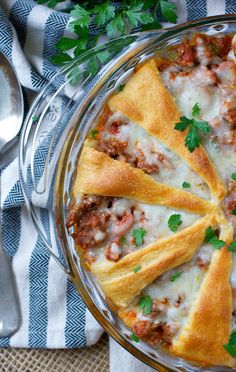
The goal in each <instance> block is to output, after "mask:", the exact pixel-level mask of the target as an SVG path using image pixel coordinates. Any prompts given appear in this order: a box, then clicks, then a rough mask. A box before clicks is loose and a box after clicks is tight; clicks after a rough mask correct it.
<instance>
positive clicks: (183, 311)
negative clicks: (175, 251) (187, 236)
mask: <svg viewBox="0 0 236 372" xmlns="http://www.w3.org/2000/svg"><path fill="white" fill-rule="evenodd" d="M213 251H214V248H212V246H210V245H209V244H205V245H203V246H202V247H201V249H200V250H199V252H198V253H197V255H198V256H199V257H200V258H201V260H202V261H204V260H205V262H210V260H211V256H212V254H213ZM179 271H182V275H181V276H180V277H179V278H178V279H176V280H175V281H173V282H172V281H170V277H171V276H172V275H173V274H175V273H176V272H179ZM205 273H206V271H204V270H201V269H200V268H199V267H198V266H197V265H196V256H195V257H193V259H192V260H191V261H190V262H189V263H186V264H184V265H181V266H179V267H177V268H176V269H174V270H171V271H168V272H166V273H165V274H164V275H162V276H161V277H160V278H158V279H157V280H155V281H154V282H153V283H152V284H150V285H149V286H148V287H147V288H145V290H144V291H143V293H142V295H143V296H146V295H149V296H151V298H152V300H155V299H158V300H164V299H168V302H169V306H168V307H167V311H166V312H164V313H163V314H162V313H161V314H159V315H157V316H156V318H155V320H154V323H155V322H156V323H158V322H166V323H170V324H171V323H172V322H174V323H175V324H177V325H178V327H179V329H178V333H177V334H176V335H175V337H177V336H178V334H179V332H181V329H182V328H183V327H184V325H185V323H186V321H187V318H188V315H189V312H190V310H191V307H192V306H193V303H194V301H195V300H196V298H197V294H198V292H199V289H200V286H201V283H202V280H203V278H204V275H205ZM179 296H182V298H183V301H182V303H180V305H179V306H176V303H177V301H178V297H179ZM138 318H139V319H141V320H148V319H149V320H150V318H149V317H148V316H145V315H144V314H143V313H142V312H138Z"/></svg>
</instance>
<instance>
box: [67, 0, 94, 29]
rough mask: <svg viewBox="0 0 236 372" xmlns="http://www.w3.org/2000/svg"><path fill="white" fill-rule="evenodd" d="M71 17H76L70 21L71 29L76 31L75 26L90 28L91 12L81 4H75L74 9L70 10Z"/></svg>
mask: <svg viewBox="0 0 236 372" xmlns="http://www.w3.org/2000/svg"><path fill="white" fill-rule="evenodd" d="M70 15H71V17H73V18H75V19H74V21H71V22H70V29H71V31H74V27H75V26H79V27H81V28H88V27H89V22H90V14H89V12H88V11H87V10H86V9H84V8H83V7H82V6H80V5H79V4H76V5H75V6H74V9H73V10H72V11H71V12H70Z"/></svg>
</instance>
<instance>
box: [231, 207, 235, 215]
mask: <svg viewBox="0 0 236 372" xmlns="http://www.w3.org/2000/svg"><path fill="white" fill-rule="evenodd" d="M231 213H232V214H233V215H234V216H236V205H235V206H234V209H233V210H232V212H231Z"/></svg>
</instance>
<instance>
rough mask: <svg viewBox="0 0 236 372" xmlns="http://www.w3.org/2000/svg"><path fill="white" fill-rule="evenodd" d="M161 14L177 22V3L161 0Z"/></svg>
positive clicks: (170, 20) (172, 21) (168, 19)
mask: <svg viewBox="0 0 236 372" xmlns="http://www.w3.org/2000/svg"><path fill="white" fill-rule="evenodd" d="M160 7H161V14H162V16H163V17H164V18H165V19H166V20H167V21H169V22H171V23H176V22H177V14H176V13H175V11H176V4H174V3H171V2H169V1H168V0H160Z"/></svg>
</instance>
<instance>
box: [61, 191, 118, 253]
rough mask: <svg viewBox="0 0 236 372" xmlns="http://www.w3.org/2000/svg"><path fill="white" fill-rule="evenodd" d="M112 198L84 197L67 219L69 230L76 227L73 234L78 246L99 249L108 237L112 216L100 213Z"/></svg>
mask: <svg viewBox="0 0 236 372" xmlns="http://www.w3.org/2000/svg"><path fill="white" fill-rule="evenodd" d="M110 200H112V198H106V197H103V196H88V195H84V196H83V198H82V199H81V200H80V202H79V203H77V204H75V205H74V207H73V208H72V209H71V210H70V212H69V214H68V217H67V228H70V227H72V226H73V225H74V226H75V231H74V232H73V233H72V234H71V236H72V237H73V238H74V240H75V242H76V244H78V245H79V246H80V247H81V248H83V249H88V248H95V247H98V246H99V245H100V244H101V243H102V242H103V241H104V240H105V239H106V237H107V231H106V230H107V227H108V221H109V218H110V214H109V213H108V212H101V211H98V210H97V208H98V207H99V206H100V205H101V204H102V203H107V204H108V203H109V202H110Z"/></svg>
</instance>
